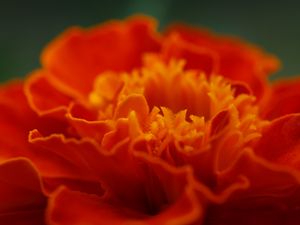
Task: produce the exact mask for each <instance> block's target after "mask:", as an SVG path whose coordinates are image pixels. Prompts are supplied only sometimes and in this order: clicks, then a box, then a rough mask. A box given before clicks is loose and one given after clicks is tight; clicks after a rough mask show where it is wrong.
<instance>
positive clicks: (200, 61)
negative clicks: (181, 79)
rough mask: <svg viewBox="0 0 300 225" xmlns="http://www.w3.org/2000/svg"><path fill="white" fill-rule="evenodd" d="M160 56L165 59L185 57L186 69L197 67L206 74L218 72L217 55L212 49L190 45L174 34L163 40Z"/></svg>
mask: <svg viewBox="0 0 300 225" xmlns="http://www.w3.org/2000/svg"><path fill="white" fill-rule="evenodd" d="M162 56H163V58H165V59H166V60H170V59H174V58H176V59H185V60H186V65H185V67H186V69H197V70H200V71H201V72H204V73H205V74H206V75H211V74H216V73H217V72H218V63H219V61H218V56H217V55H215V53H214V52H213V51H210V50H209V49H205V48H201V47H200V46H195V45H191V44H189V43H188V42H186V41H184V40H182V39H181V38H180V37H179V36H176V35H172V36H171V37H168V38H166V39H165V40H164V43H163V49H162Z"/></svg>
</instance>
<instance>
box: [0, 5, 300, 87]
mask: <svg viewBox="0 0 300 225" xmlns="http://www.w3.org/2000/svg"><path fill="white" fill-rule="evenodd" d="M134 13H145V14H148V15H152V16H154V17H156V18H157V19H158V20H159V21H160V28H163V27H164V26H166V25H167V24H170V23H171V22H174V21H181V22H186V23H189V24H192V25H201V26H205V27H209V28H211V29H213V30H215V31H217V32H219V33H225V34H230V35H237V36H240V37H242V38H244V39H246V40H249V41H251V42H253V43H256V44H258V45H260V46H262V47H263V48H264V49H265V50H267V51H269V52H271V53H274V54H276V55H278V57H279V58H280V59H281V60H282V62H283V68H282V70H281V71H280V72H279V73H278V74H276V75H275V76H274V78H278V77H279V76H290V75H297V74H300V56H299V54H300V28H299V27H300V25H299V23H300V1H298V2H297V1H288V0H286V1H276V0H274V1H259V0H252V1H237V0H235V1H230V0H227V1H213V0H206V1H201V0H198V1H196V0H195V1H193V0H152V1H151V0H122V1H121V0H115V1H112V0H111V1H109V0H98V1H96V0H93V1H91V0H86V1H75V0H73V1H56V0H52V1H22V0H20V1H16V0H15V1H12V0H11V1H1V0H0V80H1V81H4V80H7V79H9V78H12V77H16V76H24V75H26V74H28V73H29V72H30V71H31V70H33V69H35V68H37V67H39V54H40V52H41V50H42V48H43V46H45V44H46V43H48V42H49V41H50V40H51V39H52V38H53V37H55V36H56V35H57V34H59V33H60V32H62V31H63V30H64V29H65V28H67V27H69V26H71V25H81V26H90V25H95V24H97V23H101V22H103V21H105V20H108V19H112V18H125V17H126V16H128V15H131V14H134Z"/></svg>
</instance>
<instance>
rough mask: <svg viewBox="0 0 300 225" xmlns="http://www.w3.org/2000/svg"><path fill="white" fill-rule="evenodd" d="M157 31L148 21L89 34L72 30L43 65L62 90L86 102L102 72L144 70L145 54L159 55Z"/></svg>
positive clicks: (135, 20) (136, 20)
mask: <svg viewBox="0 0 300 225" xmlns="http://www.w3.org/2000/svg"><path fill="white" fill-rule="evenodd" d="M154 30H155V22H154V21H153V20H152V19H150V18H147V17H133V18H130V19H128V20H127V21H125V22H120V21H112V22H109V23H106V24H104V25H101V26H97V27H94V28H91V29H89V30H83V29H81V28H71V29H69V30H68V31H66V32H65V33H63V34H62V35H61V36H60V37H58V38H57V39H56V40H55V41H53V42H52V43H51V44H50V45H49V46H48V47H47V48H46V49H45V50H44V52H43V54H42V64H43V66H44V67H45V68H46V69H47V70H49V71H50V72H51V74H50V76H51V78H52V80H55V81H56V86H57V87H58V88H60V89H61V90H62V91H64V92H67V93H68V94H71V95H72V96H74V97H75V96H76V97H78V98H79V99H82V98H86V97H87V95H88V93H89V92H90V91H91V90H92V88H93V81H94V79H95V78H96V76H97V75H99V74H100V73H101V72H104V71H106V70H113V71H129V70H132V69H133V68H135V67H138V66H140V64H141V59H142V57H141V56H142V55H143V53H145V52H156V51H158V50H159V48H160V44H159V37H158V34H157V33H155V31H154ZM82 79H84V80H82Z"/></svg>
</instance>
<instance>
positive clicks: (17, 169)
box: [0, 158, 47, 225]
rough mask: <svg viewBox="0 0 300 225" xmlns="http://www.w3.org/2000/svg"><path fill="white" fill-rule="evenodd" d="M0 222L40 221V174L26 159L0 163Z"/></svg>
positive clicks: (28, 223) (42, 198)
mask: <svg viewBox="0 0 300 225" xmlns="http://www.w3.org/2000/svg"><path fill="white" fill-rule="evenodd" d="M0 199H1V201H0V224H1V225H6V224H26V225H34V224H36V225H38V224H44V209H45V207H46V201H47V199H46V197H45V196H44V194H43V193H42V189H41V181H40V177H39V175H38V174H37V172H36V170H35V168H34V167H33V165H32V163H31V162H30V161H28V160H27V159H25V158H24V159H23V158H15V159H11V160H8V161H5V162H4V163H2V164H0Z"/></svg>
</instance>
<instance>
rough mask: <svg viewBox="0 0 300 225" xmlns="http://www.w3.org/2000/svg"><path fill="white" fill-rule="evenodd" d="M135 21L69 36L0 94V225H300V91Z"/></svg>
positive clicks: (220, 43) (229, 51) (261, 56)
mask: <svg viewBox="0 0 300 225" xmlns="http://www.w3.org/2000/svg"><path fill="white" fill-rule="evenodd" d="M157 26H158V24H157V21H156V20H155V19H154V18H152V17H148V16H144V15H134V16H131V17H128V18H126V19H123V20H111V21H108V22H105V23H103V24H100V25H96V26H93V27H90V28H81V27H71V28H69V29H67V30H65V31H64V32H63V33H62V34H60V35H59V36H57V37H56V38H55V39H53V40H52V41H51V42H50V43H49V44H48V45H47V46H45V48H44V49H43V51H42V53H41V66H40V68H38V69H36V70H34V71H32V72H30V73H29V74H28V75H27V76H26V77H25V78H23V79H14V80H11V81H7V82H5V83H3V84H2V85H1V87H0V134H1V135H0V149H1V152H0V224H1V225H2V224H3V225H6V224H12V225H17V224H20V225H21V224H25V225H39V224H48V225H102V224H103V225H105V224H128V225H131V224H132V225H135V224H136V225H142V224H145V225H146V224H149V225H150V224H151V225H156V224H157V225H194V224H197V225H241V224H243V225H297V224H300V152H299V150H300V103H299V97H300V80H299V78H293V79H289V80H287V79H285V80H283V79H281V80H277V81H275V82H271V81H270V80H269V76H270V75H272V74H274V73H275V72H277V71H278V70H279V68H280V67H281V63H280V60H279V59H278V58H277V57H276V56H275V55H273V54H271V53H267V52H266V51H264V50H263V49H261V48H260V47H258V46H255V45H253V44H251V43H248V42H246V41H244V40H241V39H239V38H236V37H230V36H226V35H220V34H217V33H213V32H212V31H209V30H206V29H203V28H198V27H192V26H189V25H186V24H171V25H169V26H167V27H166V28H164V29H163V30H162V31H158V28H157Z"/></svg>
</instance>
